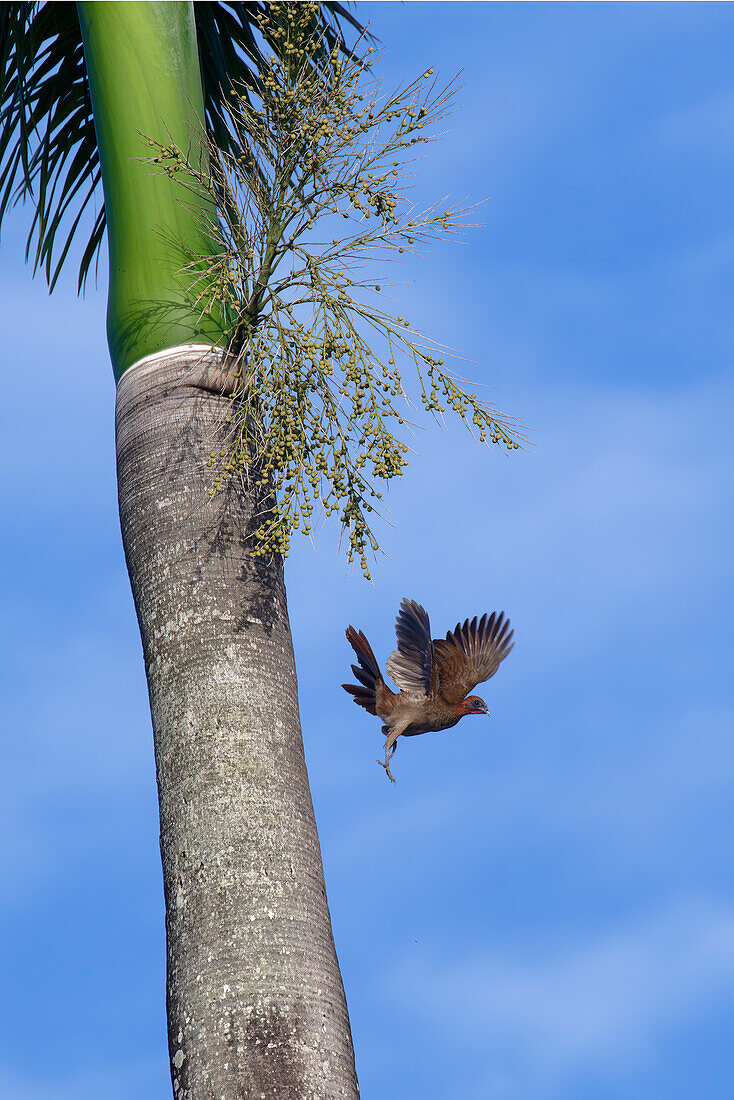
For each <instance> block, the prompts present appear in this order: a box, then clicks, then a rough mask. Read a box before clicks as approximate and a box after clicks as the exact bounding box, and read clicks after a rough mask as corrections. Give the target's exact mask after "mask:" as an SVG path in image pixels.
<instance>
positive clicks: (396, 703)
mask: <svg viewBox="0 0 734 1100" xmlns="http://www.w3.org/2000/svg"><path fill="white" fill-rule="evenodd" d="M395 633H396V634H397V639H398V648H397V649H396V650H395V652H394V653H391V654H390V656H389V657H388V660H387V666H386V667H387V671H388V673H389V674H390V676H391V677H392V679H393V680H394V681H395V683H396V684H397V685H398V688H399V691H398V692H397V693H396V692H394V691H392V690H391V689H390V688H389V687H388V686H387V684H386V683H385V681H384V679H383V676H382V673H381V672H380V666H379V665H378V663H377V660H376V658H375V655H374V653H373V652H372V647H371V646H370V643H369V642H368V641H367V639H366V638H365V636H364V634H363V633H362V631H361V630H360V631H356V630H355V629H354V627H353V626H350V627H347V639H348V640H349V644H350V645H351V647H352V649H353V650H354V652H355V653H356V654H357V657H358V658H359V664H358V665H352V672H353V673H354V675H355V676H356V677H357V679H358V680H359V685H357V684H342V687H343V688H344V690H345V691H348V692H349V693H350V695H353V696H354V702H355V703H356V704H357V706H360V707H364V709H365V710H366V711H368V712H369V713H370V714H375V715H378V716H379V717H380V718H381V719H382V721H383V722H384V725H383V727H382V732H383V733H384V734H385V762H384V764H383V763H382V761H381V760H378V761H377V762H378V764H381V765H382V767H384V768H385V770H386V772H387V774H388V776H389V777H390V779H392V781H393V783H394V782H395V780H394V778H393V775H392V772H391V771H390V759H391V757H392V755H393V754H394V752H395V750H396V748H397V740H398V737H400V736H403V737H415V736H416V735H417V734H419V733H433V732H435V731H437V730H447V729H450V727H451V726H455V725H456V723H457V722H458V721H459V719H460V718H463V717H464V715H465V714H486V715H489V711H488V710H487V704H486V703H485V702H484V700H483V699H480V698H479V696H478V695H468V694H467V693H468V692H470V691H471V690H472V688H474V687H476V685H477V684H480V683H482V682H483V681H484V680H488V679H489V678H490V676H494V674H495V672H496V671H497V669H498V668H499V666H500V661H503V660H504V659H505V657H506V656H507V654H508V653H509V652H510V650H511V649H512V647H513V645H514V643H513V641H512V636H513V634H514V631H513V630H510V620H509V619H506V618H505V613H504V611H500V613H499V615H498V614H497V612H496V611H493V612H492V614H491V615H489V616H487V615H482V617H481V619H479V620H477V619H476V618H474V619H472V621H471V622H469V620H468V619H467V620H466V621H465V622H464V624H463V625H460V624H459V623H457V625H456V629H455V630H453V631H451V632H450V633H448V634H447V635H446V638H445V639H444V638H434V639H433V640H431V624H430V622H429V621H428V614H427V612H426V611H425V609H424V608H422V607H421V605H420V604H419V603H416V602H415V600H407V599H406V600H403V602H402V603H401V605H400V613H399V615H398V617H397V620H396V622H395Z"/></svg>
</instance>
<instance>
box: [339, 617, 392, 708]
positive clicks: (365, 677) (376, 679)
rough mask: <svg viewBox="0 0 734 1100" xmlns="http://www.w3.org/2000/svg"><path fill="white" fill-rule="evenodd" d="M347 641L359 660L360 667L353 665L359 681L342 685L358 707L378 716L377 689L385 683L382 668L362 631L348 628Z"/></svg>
mask: <svg viewBox="0 0 734 1100" xmlns="http://www.w3.org/2000/svg"><path fill="white" fill-rule="evenodd" d="M346 633H347V641H348V642H349V644H350V645H351V647H352V649H353V650H354V652H355V653H356V654H357V658H358V659H359V664H358V665H352V672H353V673H354V675H355V676H356V677H357V679H358V680H359V685H360V686H358V685H357V684H342V687H343V688H344V690H345V691H348V692H349V694H350V695H353V696H354V701H355V703H356V704H357V706H360V707H364V709H365V710H366V711H368V713H369V714H377V688H378V685H379V684H382V683H384V681H383V679H382V673H381V672H380V666H379V665H378V663H377V659H376V657H375V655H374V653H373V652H372V646H371V645H370V643H369V642H368V641H367V639H366V638H365V636H364V634H363V633H362V631H361V630H360V631H357V630H355V629H354V627H353V626H349V627H347V631H346Z"/></svg>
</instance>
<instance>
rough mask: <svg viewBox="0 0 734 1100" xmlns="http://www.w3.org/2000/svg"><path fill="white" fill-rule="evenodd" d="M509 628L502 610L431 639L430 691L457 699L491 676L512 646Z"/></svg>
mask: <svg viewBox="0 0 734 1100" xmlns="http://www.w3.org/2000/svg"><path fill="white" fill-rule="evenodd" d="M513 634H514V631H513V630H510V620H509V619H506V618H505V613H504V611H500V613H499V615H498V614H497V612H496V611H493V612H492V614H491V615H490V616H489V617H487V615H482V617H481V619H479V621H477V619H476V618H475V619H472V621H471V622H469V620H468V619H467V620H466V622H465V623H464V624H463V626H461V625H459V624H458V623H457V626H456V629H455V630H453V631H452V632H451V633H449V634H447V635H446V639H445V640H443V639H436V641H435V642H434V643H433V679H432V694H433V695H440V696H441V697H442V698H443V699H445V700H446V702H447V703H460V702H461V700H462V699H464V698H465V697H466V696H467V695H468V694H469V692H470V691H471V690H472V688H474V687H476V685H477V684H481V683H482V681H483V680H488V679H489V678H490V676H494V674H495V672H496V671H497V669H498V668H499V667H500V661H504V659H505V657H506V656H507V654H508V653H509V652H510V650H511V649H512V646H513V644H514V643H513V641H512V636H513Z"/></svg>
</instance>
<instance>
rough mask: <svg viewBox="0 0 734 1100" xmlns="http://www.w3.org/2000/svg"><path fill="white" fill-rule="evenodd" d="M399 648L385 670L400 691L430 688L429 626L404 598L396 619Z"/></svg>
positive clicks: (418, 607)
mask: <svg viewBox="0 0 734 1100" xmlns="http://www.w3.org/2000/svg"><path fill="white" fill-rule="evenodd" d="M395 634H396V635H397V639H398V648H397V649H396V650H395V651H394V652H393V653H391V654H390V656H389V657H388V659H387V666H386V667H387V671H388V673H389V674H390V676H392V678H393V680H394V681H395V683H396V684H397V685H398V687H399V688H400V690H401V691H407V692H409V693H411V694H420V693H421V692H423V693H424V694H425V695H428V693H429V692H430V689H431V624H430V622H429V619H428V613H427V611H426V610H425V608H423V607H421V605H420V604H419V603H416V602H415V600H408V599H405V600H403V602H402V603H401V605H400V612H399V614H398V617H397V619H396V620H395Z"/></svg>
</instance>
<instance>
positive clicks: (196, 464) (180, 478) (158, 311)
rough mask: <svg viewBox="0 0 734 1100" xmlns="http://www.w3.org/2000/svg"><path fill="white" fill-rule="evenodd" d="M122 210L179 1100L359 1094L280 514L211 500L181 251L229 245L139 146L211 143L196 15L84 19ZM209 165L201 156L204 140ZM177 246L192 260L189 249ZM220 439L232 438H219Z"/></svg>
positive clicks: (194, 326) (210, 406) (210, 339)
mask: <svg viewBox="0 0 734 1100" xmlns="http://www.w3.org/2000/svg"><path fill="white" fill-rule="evenodd" d="M78 9H79V16H80V25H81V28H82V35H83V39H84V53H85V59H86V62H87V69H88V73H89V83H90V93H91V97H92V105H93V110H94V120H95V128H96V131H97V139H98V146H99V150H100V164H101V168H102V180H103V184H104V191H105V203H106V208H107V215H108V230H109V232H108V240H109V248H110V296H109V304H108V336H109V341H110V351H111V354H112V361H113V367H114V370H115V376H116V378H117V379H118V391H117V455H118V486H119V499H120V520H121V524H122V535H123V542H124V546H125V556H126V559H127V565H128V571H129V574H130V581H131V584H132V590H133V596H134V599H135V607H136V609H137V613H138V619H139V622H140V632H141V635H142V640H143V651H144V657H145V667H146V672H147V676H148V687H149V692H150V704H151V712H152V716H153V733H154V741H155V756H156V768H157V776H158V792H159V800H160V816H161V855H162V859H163V878H164V889H165V901H166V940H167V955H168V986H167V1002H168V1037H169V1051H170V1059H171V1073H172V1078H173V1086H174V1095H175V1098H176V1100H250V1098H252V1100H262V1098H263V1097H265V1098H267V1100H306V1098H308V1100H313V1098H319V1100H337V1098H339V1100H342V1098H348V1100H354V1098H356V1097H357V1096H358V1088H357V1080H356V1076H355V1070H354V1055H353V1051H352V1040H351V1034H350V1029H349V1019H348V1015H347V1008H346V1002H345V999H344V990H343V987H342V982H341V976H340V973H339V967H338V964H337V960H336V953H335V950H334V942H333V937H332V932H331V921H330V918H329V910H328V906H327V903H326V893H325V889H324V878H323V871H322V867H321V855H320V851H319V842H318V835H317V832H316V825H315V822H314V815H313V807H312V804H311V794H310V791H309V786H308V777H307V775H306V767H305V762H304V757H303V744H302V741H301V731H300V725H299V718H298V697H297V684H296V673H295V666H294V661H293V649H292V644H291V636H290V629H289V625H288V613H287V608H286V600H285V589H284V585H283V567H282V562H281V561H280V560H275V561H272V560H271V561H266V560H265V559H263V558H258V559H254V558H252V557H251V556H250V553H249V552H250V550H251V548H252V545H253V544H252V541H251V538H250V536H251V535H252V532H253V529H254V527H255V526H256V518H255V517H256V516H257V514H258V512H259V510H260V509H261V508H262V507H267V503H268V502H267V500H265V499H259V497H258V493H257V491H256V490H255V489H254V488H252V487H248V486H244V485H241V484H235V483H234V481H233V483H232V484H230V485H229V486H228V488H227V490H226V491H224V492H222V493H220V494H217V495H216V496H215V497H213V498H210V497H209V495H208V489H209V487H210V484H211V477H210V471H209V470H208V468H207V459H208V457H209V455H210V454H211V452H212V451H215V450H217V449H218V447H217V444H218V442H219V440H220V433H221V431H222V422H223V420H224V417H225V415H226V413H227V410H228V409H229V406H230V396H231V390H232V385H233V379H232V377H231V376H230V375H231V371H230V370H229V368H228V361H227V358H226V355H225V353H224V352H222V351H221V350H219V349H215V348H214V347H213V345H216V344H217V343H220V342H222V332H221V326H218V324H217V319H216V317H212V318H205V317H204V318H203V317H201V316H200V314H199V312H198V311H197V310H195V309H193V308H192V304H191V301H190V295H189V293H188V290H187V287H186V285H185V283H184V282H183V281H182V279H181V274H180V270H181V266H182V256H184V255H185V254H186V250H187V249H188V250H189V252H190V253H193V254H202V255H207V254H210V253H211V252H212V251H214V249H215V248H216V242H215V241H213V240H211V239H210V238H209V236H208V233H207V230H206V224H207V223H206V218H207V216H209V217H211V214H212V212H211V210H208V209H207V206H206V204H207V201H208V200H207V199H206V197H203V198H202V199H201V205H200V208H199V209H196V204H195V203H192V202H187V203H182V202H181V192H180V190H178V189H177V185H176V184H175V183H174V182H171V181H170V180H168V179H167V178H166V177H165V175H163V174H162V173H159V172H158V173H157V172H156V171H155V170H154V168H153V167H152V166H151V165H150V164H144V163H143V162H142V160H141V156H142V155H143V154H144V153H145V152H146V151H149V150H146V149H145V147H144V146H143V145H142V143H141V137H140V135H141V134H147V135H148V136H149V137H152V138H155V139H157V140H163V141H167V140H168V139H169V136H170V139H172V140H175V141H176V142H177V143H178V145H179V146H180V147H181V148H184V147H187V145H188V143H190V142H192V141H194V140H197V138H196V134H197V132H199V133H200V129H199V131H197V126H199V127H200V125H201V120H202V118H203V102H202V92H201V74H200V69H199V60H198V52H197V41H196V29H195V25H194V12H193V5H192V4H191V3H190V2H186V3H170V2H164V0H151V2H148V3H141V2H139V0H133V2H130V3H125V4H121V3H116V4H110V3H100V2H92V0H90V2H83V3H80V4H79V5H78ZM201 155H202V157H204V158H205V156H206V152H205V150H204V149H203V147H202V150H201ZM179 246H181V247H179ZM220 445H221V444H220Z"/></svg>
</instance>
